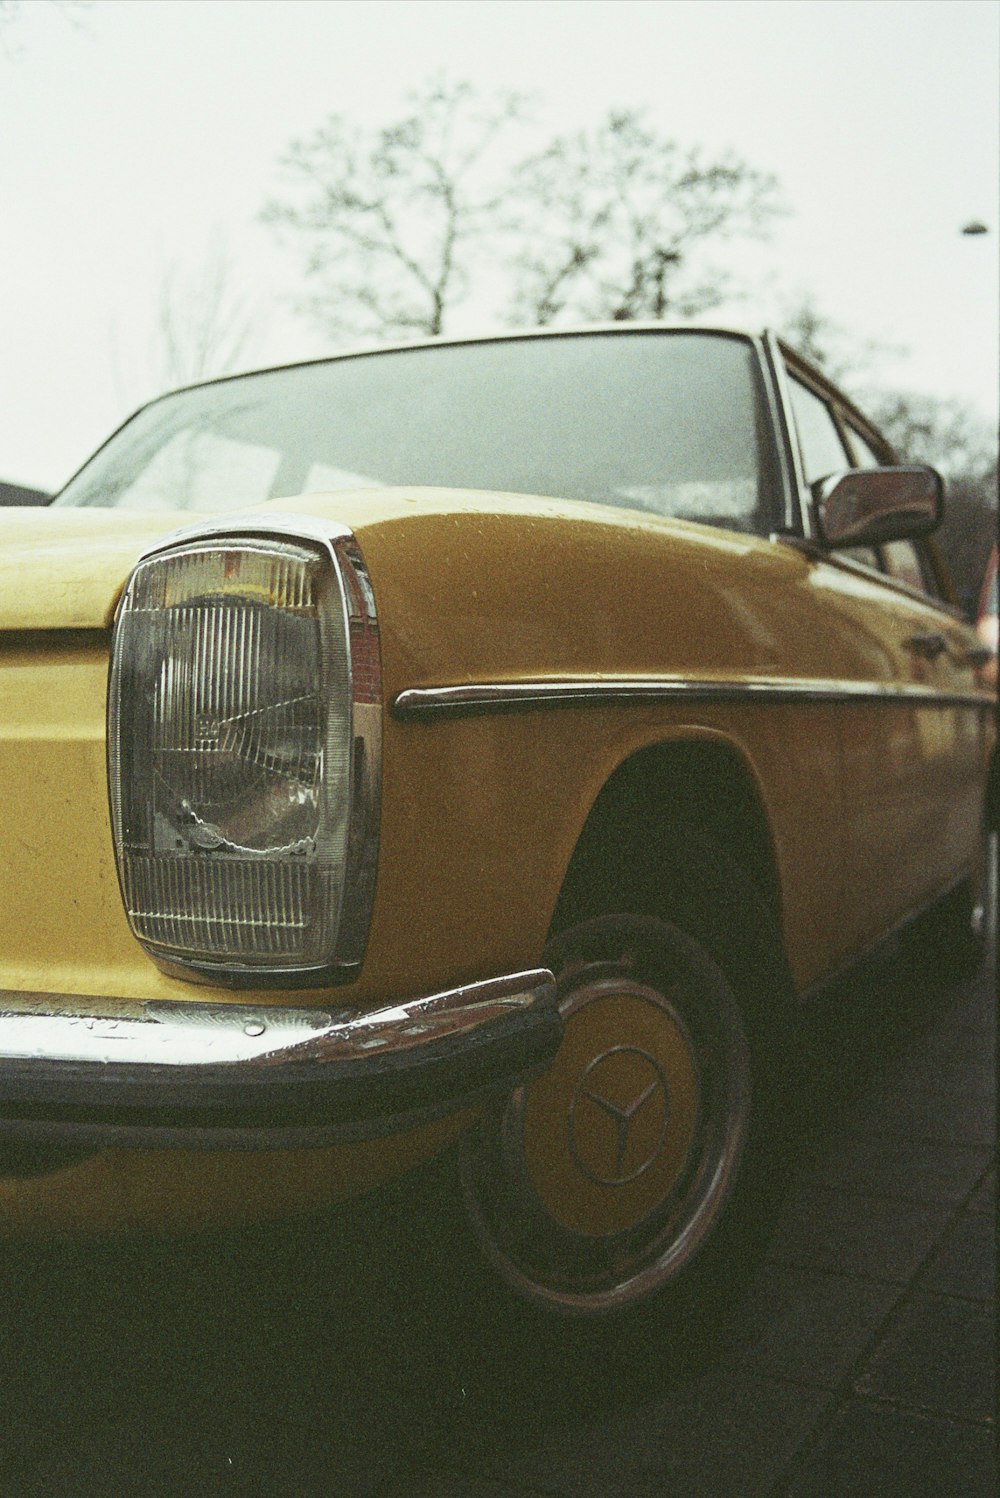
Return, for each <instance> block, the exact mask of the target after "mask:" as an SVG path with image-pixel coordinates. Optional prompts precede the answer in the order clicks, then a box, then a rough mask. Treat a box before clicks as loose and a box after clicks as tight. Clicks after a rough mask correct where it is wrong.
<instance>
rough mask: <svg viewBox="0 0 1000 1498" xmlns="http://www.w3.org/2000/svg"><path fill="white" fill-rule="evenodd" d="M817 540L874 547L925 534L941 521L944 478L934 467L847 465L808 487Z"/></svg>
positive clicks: (826, 542)
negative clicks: (860, 466) (850, 467)
mask: <svg viewBox="0 0 1000 1498" xmlns="http://www.w3.org/2000/svg"><path fill="white" fill-rule="evenodd" d="M812 495H813V514H814V516H815V519H816V532H817V537H818V539H819V540H820V541H821V542H822V544H823V545H824V546H830V547H834V546H878V545H880V543H881V542H883V541H902V540H904V539H905V538H907V537H909V536H926V535H929V534H930V532H931V531H932V530H934V529H935V528H936V527H937V526H939V525H940V524H941V517H942V515H943V514H944V481H943V480H942V478H941V475H940V474H939V473H937V472H935V470H934V469H933V468H927V467H925V466H924V465H923V464H917V463H913V464H907V465H906V466H905V467H900V468H852V469H850V470H849V471H848V472H847V473H832V474H831V475H830V477H829V478H825V479H819V480H817V482H816V483H815V484H813V486H812Z"/></svg>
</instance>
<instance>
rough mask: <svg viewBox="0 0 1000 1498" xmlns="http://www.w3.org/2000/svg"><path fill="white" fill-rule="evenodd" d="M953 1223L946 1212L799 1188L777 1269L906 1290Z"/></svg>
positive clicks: (784, 1221)
mask: <svg viewBox="0 0 1000 1498" xmlns="http://www.w3.org/2000/svg"><path fill="white" fill-rule="evenodd" d="M949 1219H950V1213H949V1212H948V1210H947V1209H946V1208H943V1207H928V1206H923V1205H918V1204H916V1203H913V1202H900V1201H887V1200H885V1199H883V1198H880V1197H873V1196H860V1195H854V1194H852V1193H848V1192H846V1191H827V1190H823V1189H822V1188H816V1187H809V1186H804V1187H800V1188H799V1189H798V1190H797V1191H795V1192H794V1193H793V1194H792V1196H791V1197H790V1199H789V1201H788V1203H787V1204H786V1206H785V1208H784V1211H783V1212H782V1215H781V1219H780V1221H779V1223H778V1225H777V1227H776V1229H775V1233H774V1236H773V1237H772V1240H771V1245H770V1248H769V1250H768V1256H769V1258H770V1259H771V1260H773V1261H774V1262H776V1263H784V1264H795V1265H798V1266H799V1267H800V1268H802V1269H810V1270H814V1271H815V1270H820V1271H824V1272H826V1273H830V1274H843V1275H861V1276H865V1277H870V1278H872V1279H878V1280H887V1281H890V1282H892V1283H896V1284H905V1283H906V1281H907V1280H909V1279H910V1278H911V1276H912V1275H914V1274H915V1273H916V1272H917V1270H918V1269H919V1268H920V1266H921V1264H922V1263H923V1261H924V1259H925V1258H926V1257H927V1255H928V1253H929V1252H930V1250H931V1249H932V1248H933V1247H934V1244H935V1243H936V1241H937V1240H938V1238H940V1237H941V1235H942V1234H943V1232H944V1229H945V1227H946V1226H947V1224H948V1221H949Z"/></svg>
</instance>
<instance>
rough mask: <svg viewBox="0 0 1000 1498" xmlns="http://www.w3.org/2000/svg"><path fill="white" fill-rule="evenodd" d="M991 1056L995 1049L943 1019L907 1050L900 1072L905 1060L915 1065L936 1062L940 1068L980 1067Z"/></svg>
mask: <svg viewBox="0 0 1000 1498" xmlns="http://www.w3.org/2000/svg"><path fill="white" fill-rule="evenodd" d="M993 1054H994V1047H993V1046H991V1045H989V1044H988V1043H987V1042H986V1041H985V1040H984V1038H983V1036H982V1035H980V1034H977V1033H976V1032H974V1031H971V1030H967V1029H963V1027H962V1026H961V1025H958V1024H956V1023H955V1022H954V1021H953V1020H946V1021H945V1022H944V1023H943V1024H940V1025H936V1026H935V1027H934V1028H933V1029H931V1030H925V1031H924V1032H923V1034H922V1035H920V1036H919V1037H918V1038H917V1039H916V1040H915V1041H914V1042H913V1043H912V1045H910V1046H909V1047H908V1048H907V1051H906V1056H905V1057H904V1058H902V1065H901V1067H900V1070H902V1069H903V1066H905V1063H906V1061H907V1060H908V1059H912V1060H914V1061H918V1062H919V1061H922V1060H924V1059H929V1060H931V1061H934V1060H935V1059H936V1060H937V1061H938V1062H940V1063H941V1064H942V1065H957V1066H963V1065H971V1066H974V1067H975V1066H981V1065H982V1063H983V1060H984V1059H986V1060H987V1061H988V1060H989V1058H990V1057H991V1056H992V1055H993Z"/></svg>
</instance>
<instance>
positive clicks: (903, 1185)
mask: <svg viewBox="0 0 1000 1498" xmlns="http://www.w3.org/2000/svg"><path fill="white" fill-rule="evenodd" d="M988 1160H989V1154H988V1152H987V1151H986V1150H985V1149H975V1148H970V1147H968V1146H964V1145H955V1144H933V1143H928V1142H926V1141H924V1140H919V1139H890V1140H887V1139H867V1138H863V1137H859V1136H858V1135H854V1134H844V1133H839V1132H838V1133H836V1134H833V1135H831V1134H828V1133H826V1134H824V1135H822V1136H821V1137H818V1138H815V1139H812V1140H810V1141H809V1142H808V1143H807V1144H806V1146H805V1147H804V1149H803V1152H802V1156H801V1159H800V1162H799V1168H798V1171H797V1174H798V1177H799V1179H800V1180H802V1181H803V1182H805V1181H806V1180H808V1182H809V1184H810V1185H813V1186H826V1187H829V1188H833V1189H836V1188H844V1189H846V1190H848V1191H851V1192H854V1193H859V1194H861V1195H864V1196H882V1197H891V1198H895V1199H897V1200H900V1201H912V1202H926V1203H928V1204H931V1205H934V1204H938V1203H940V1204H941V1205H947V1206H951V1205H954V1206H957V1205H958V1204H959V1203H960V1202H962V1201H963V1200H964V1199H965V1197H966V1196H967V1195H968V1193H969V1192H970V1190H971V1189H972V1187H973V1186H974V1185H975V1183H976V1181H977V1180H978V1178H979V1176H980V1174H981V1173H982V1171H983V1169H984V1168H985V1166H986V1164H987V1163H988Z"/></svg>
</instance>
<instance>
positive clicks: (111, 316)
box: [0, 0, 1000, 488]
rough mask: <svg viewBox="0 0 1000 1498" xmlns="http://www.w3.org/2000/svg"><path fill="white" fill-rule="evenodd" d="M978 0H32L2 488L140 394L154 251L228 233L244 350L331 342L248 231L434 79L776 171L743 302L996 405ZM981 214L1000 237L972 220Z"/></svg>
mask: <svg viewBox="0 0 1000 1498" xmlns="http://www.w3.org/2000/svg"><path fill="white" fill-rule="evenodd" d="M998 17H1000V10H998V7H997V6H996V5H995V4H994V3H992V0H947V3H945V0H862V3H852V0H831V3H828V0H809V3H800V0H775V3H755V0H738V3H723V0H719V3H715V0H696V3H677V0H612V3H605V0H435V3H430V0H403V3H394V0H362V3H349V0H280V3H278V0H165V3H160V0H97V3H95V4H92V5H90V6H89V7H87V8H85V9H84V10H83V11H82V12H80V11H76V10H74V9H69V10H66V9H64V8H61V7H59V6H58V5H54V4H51V3H49V0H28V3H27V4H25V5H24V6H23V7H22V8H21V10H20V11H19V12H18V13H17V14H16V15H15V17H14V19H13V20H11V21H7V22H6V23H4V24H2V25H0V479H6V480H9V481H14V482H20V483H24V484H30V485H37V486H38V487H42V488H55V487H56V486H58V485H59V484H60V483H61V482H63V480H64V479H65V478H67V477H68V476H69V474H70V472H71V471H72V470H73V469H74V468H75V467H77V466H78V464H79V463H80V462H81V461H82V460H83V458H84V457H86V456H87V454H88V453H89V452H90V450H91V449H93V448H94V447H95V446H96V445H97V443H98V442H100V441H101V440H102V439H103V437H104V436H106V435H107V434H108V432H109V431H110V430H111V428H112V427H113V426H115V425H117V424H118V422H119V421H121V420H122V419H123V417H124V416H125V415H126V414H127V413H128V411H129V410H131V409H132V408H133V407H134V406H135V405H137V404H138V403H139V402H140V401H142V400H144V399H146V398H147V397H148V396H149V395H151V394H153V393H155V392H154V390H153V389H152V384H153V383H154V382H155V370H156V367H157V358H156V349H155V316H156V314H155V307H156V300H157V296H158V294H159V290H160V287H161V285H162V281H163V276H164V273H165V271H166V269H167V268H168V267H173V268H174V271H175V274H176V275H177V276H178V277H180V278H182V279H183V278H185V277H186V278H189V279H190V280H192V281H197V278H198V276H199V275H200V274H201V269H202V267H203V266H204V264H205V262H206V259H207V258H209V257H210V256H211V255H212V254H213V253H217V252H218V248H219V247H220V246H222V247H224V249H225V252H226V253H227V255H228V257H229V259H230V261H231V264H232V274H231V283H230V289H231V291H232V292H233V293H238V295H239V297H240V298H242V299H243V301H244V303H245V304H246V305H247V306H248V307H250V308H251V309H252V310H253V314H254V327H255V331H254V335H253V339H252V341H251V342H250V343H249V344H248V345H247V349H246V354H245V358H244V360H243V362H244V363H245V364H247V365H254V364H265V363H274V362H281V361H284V360H292V359H297V358H308V357H312V356H314V355H318V354H323V353H325V352H327V351H328V350H329V349H330V348H331V344H330V341H329V339H328V338H325V337H323V336H321V335H320V334H319V333H318V332H317V331H316V329H315V328H312V327H310V325H309V324H308V323H307V322H306V321H304V320H303V319H302V317H301V316H299V315H297V314H296V313H295V312H294V310H293V303H294V300H295V297H296V293H297V291H298V289H299V267H298V262H297V260H296V258H295V256H294V254H293V253H291V251H290V250H288V249H287V248H281V247H279V245H278V244H277V242H276V240H275V237H274V233H273V231H272V230H270V229H268V228H267V227H265V226H264V225H262V224H261V223H260V222H259V212H260V209H261V207H262V205H263V203H264V201H265V200H266V199H267V197H268V196H269V195H270V194H272V193H273V192H274V191H275V190H276V189H277V187H278V174H277V161H278V158H279V157H280V155H281V153H282V152H283V150H284V149H285V147H286V146H287V145H288V144H289V142H290V141H291V140H293V139H294V138H295V137H297V136H301V135H304V134H308V133H310V132H312V131H313V130H314V129H315V128H316V127H317V126H318V125H319V124H320V123H321V122H322V121H323V119H324V118H325V117H326V116H327V115H328V114H330V113H332V112H338V113H342V114H347V115H350V116H352V117H354V118H356V119H357V120H358V121H359V122H361V123H365V124H369V125H379V124H382V123H385V122H387V121H389V120H392V119H393V118H396V117H398V116H399V115H400V114H401V113H402V111H403V109H404V108H405V95H406V92H407V89H408V88H410V87H412V86H414V85H415V84H419V83H421V82H422V81H424V80H426V79H427V78H428V77H430V76H431V75H432V74H434V73H435V72H436V71H440V70H444V71H445V72H446V73H447V75H448V76H449V77H450V78H451V79H454V80H459V79H468V80H469V81H471V82H472V83H474V84H475V85H477V87H479V88H481V89H483V90H487V89H490V88H494V87H499V88H514V89H519V90H526V91H531V92H532V93H534V94H535V95H536V96H537V98H538V106H537V113H538V118H539V122H540V124H541V126H543V127H544V132H545V133H546V134H550V133H554V132H556V131H562V130H569V129H578V128H583V127H585V126H587V125H589V124H593V123H596V121H597V120H598V119H600V117H601V116H602V115H604V114H605V113H606V112H607V111H608V110H609V109H610V108H612V107H619V108H620V107H630V106H631V107H638V106H641V107H644V108H646V109H647V110H648V112H649V117H650V119H651V121H652V122H654V123H655V124H656V125H657V126H658V127H659V128H660V129H661V130H663V131H664V132H666V133H668V134H670V135H671V136H673V137H674V138H675V139H677V140H678V141H679V142H681V143H682V144H684V145H700V146H704V147H706V148H708V149H710V150H713V151H719V150H722V149H725V148H732V149H733V150H735V151H736V152H738V153H739V154H740V155H741V156H742V157H744V158H745V159H746V160H747V161H748V162H749V163H750V164H751V165H753V166H755V167H757V168H758V169H760V170H762V171H770V172H773V173H774V174H775V175H776V176H777V177H778V179H779V181H780V183H781V187H782V192H783V197H784V200H785V202H786V204H787V205H788V207H789V208H790V210H791V213H790V214H789V216H788V217H787V218H786V219H785V220H783V221H782V222H781V223H780V225H779V226H778V228H777V229H776V231H775V232H774V234H773V237H772V239H771V242H770V244H769V245H768V247H767V250H766V252H764V253H761V252H757V253H756V254H750V253H748V254H747V255H746V256H745V257H744V259H743V263H742V264H740V263H736V264H734V269H736V270H737V271H740V270H742V271H743V272H744V280H745V281H750V282H752V284H753V285H754V287H755V294H754V295H753V296H752V297H750V298H749V299H748V300H746V301H745V302H744V303H743V304H741V305H740V306H739V307H734V308H732V309H727V310H728V311H729V312H730V315H731V317H732V319H733V320H735V321H739V322H741V323H746V324H750V325H753V326H760V325H762V324H763V323H764V322H780V318H781V313H782V309H783V308H785V307H787V306H788V305H789V304H790V303H792V302H794V301H795V299H796V298H799V297H801V296H802V295H803V294H806V293H808V294H811V295H812V296H814V297H815V300H816V303H817V305H818V307H819V308H820V310H822V311H823V312H824V313H825V314H826V315H827V316H829V317H831V318H833V319H834V320H836V321H837V322H839V323H842V324H843V325H845V326H846V327H848V328H850V329H852V330H855V331H856V332H857V334H858V336H859V338H875V339H878V340H881V341H883V342H884V343H886V344H889V345H895V346H898V347H900V349H901V350H902V351H903V352H901V353H900V354H899V355H898V356H896V357H893V356H887V357H886V358H884V360H883V361H882V365H881V368H880V371H879V373H880V374H881V376H882V378H883V379H884V380H885V381H892V382H893V383H894V384H897V385H903V386H907V387H910V388H913V389H918V390H927V391H932V392H934V393H937V394H940V395H942V396H957V397H960V398H961V399H962V400H964V401H967V402H968V403H969V404H970V405H972V406H974V407H975V408H976V409H977V410H978V411H979V412H981V413H982V414H983V415H984V416H986V417H988V418H990V419H991V420H995V418H996V408H997V361H998V349H997V323H998V308H997V296H998V288H997V280H998V278H997V245H998V243H1000V240H998V234H997V229H998V222H997V219H998V203H997V194H998V162H1000V155H998V99H997V87H998V85H997V79H998V63H1000V49H998V29H1000V28H998ZM972 219H979V220H982V221H983V222H984V223H986V224H987V225H988V226H989V230H990V233H989V234H988V235H986V236H981V237H978V238H969V237H964V236H962V235H961V233H960V230H961V227H962V225H963V224H965V223H967V222H968V221H970V220H972Z"/></svg>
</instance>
